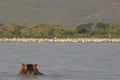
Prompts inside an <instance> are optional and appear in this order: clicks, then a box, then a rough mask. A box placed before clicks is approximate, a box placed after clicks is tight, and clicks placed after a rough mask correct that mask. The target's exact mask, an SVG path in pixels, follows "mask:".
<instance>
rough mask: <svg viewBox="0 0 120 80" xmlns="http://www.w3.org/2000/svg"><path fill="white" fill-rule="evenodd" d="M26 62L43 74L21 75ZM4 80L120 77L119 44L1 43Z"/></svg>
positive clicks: (0, 66) (103, 79)
mask: <svg viewBox="0 0 120 80" xmlns="http://www.w3.org/2000/svg"><path fill="white" fill-rule="evenodd" d="M22 63H25V64H26V63H27V64H29V63H32V64H36V63H37V64H38V69H39V71H40V72H42V73H44V74H45V75H43V76H27V77H25V76H24V77H22V76H18V75H17V74H18V72H19V69H20V67H21V64H22ZM0 80H120V44H119V43H17V42H16V43H0Z"/></svg>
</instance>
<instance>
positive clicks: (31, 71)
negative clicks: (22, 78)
mask: <svg viewBox="0 0 120 80" xmlns="http://www.w3.org/2000/svg"><path fill="white" fill-rule="evenodd" d="M37 66H38V65H37V64H22V67H21V70H20V72H19V75H39V73H40V72H39V71H38V69H37Z"/></svg>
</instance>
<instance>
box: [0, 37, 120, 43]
mask: <svg viewBox="0 0 120 80" xmlns="http://www.w3.org/2000/svg"><path fill="white" fill-rule="evenodd" d="M0 42H61V43H63V42H74V43H88V42H95V43H100V42H108V43H116V42H120V38H113V39H109V38H53V39H48V38H39V39H36V38H0Z"/></svg>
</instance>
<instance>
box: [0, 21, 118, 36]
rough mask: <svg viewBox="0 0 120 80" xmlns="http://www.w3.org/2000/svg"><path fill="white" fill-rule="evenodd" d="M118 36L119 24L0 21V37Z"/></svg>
mask: <svg viewBox="0 0 120 80" xmlns="http://www.w3.org/2000/svg"><path fill="white" fill-rule="evenodd" d="M54 37H56V38H81V37H82V38H86V37H87V38H92V37H94V38H108V37H109V38H120V25H118V24H114V25H110V24H107V23H101V22H99V23H97V24H94V23H86V24H80V25H78V26H76V27H65V26H62V25H51V24H40V25H35V26H28V25H26V24H25V23H24V24H17V23H11V24H8V25H4V24H3V23H0V38H54Z"/></svg>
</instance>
